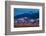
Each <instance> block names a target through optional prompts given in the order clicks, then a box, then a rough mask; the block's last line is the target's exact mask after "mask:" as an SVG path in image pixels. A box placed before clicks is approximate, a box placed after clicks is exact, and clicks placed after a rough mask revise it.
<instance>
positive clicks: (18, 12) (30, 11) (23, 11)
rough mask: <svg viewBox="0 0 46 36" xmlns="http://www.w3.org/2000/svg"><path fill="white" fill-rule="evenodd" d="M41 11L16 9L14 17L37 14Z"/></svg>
mask: <svg viewBox="0 0 46 36" xmlns="http://www.w3.org/2000/svg"><path fill="white" fill-rule="evenodd" d="M38 11H39V9H28V8H14V16H16V15H21V14H24V13H29V14H32V13H37V12H38Z"/></svg>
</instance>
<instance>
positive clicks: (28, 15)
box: [14, 12, 39, 19]
mask: <svg viewBox="0 0 46 36" xmlns="http://www.w3.org/2000/svg"><path fill="white" fill-rule="evenodd" d="M24 17H27V18H31V19H36V18H39V12H38V13H32V14H30V13H24V14H20V15H16V16H14V19H18V18H24Z"/></svg>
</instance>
